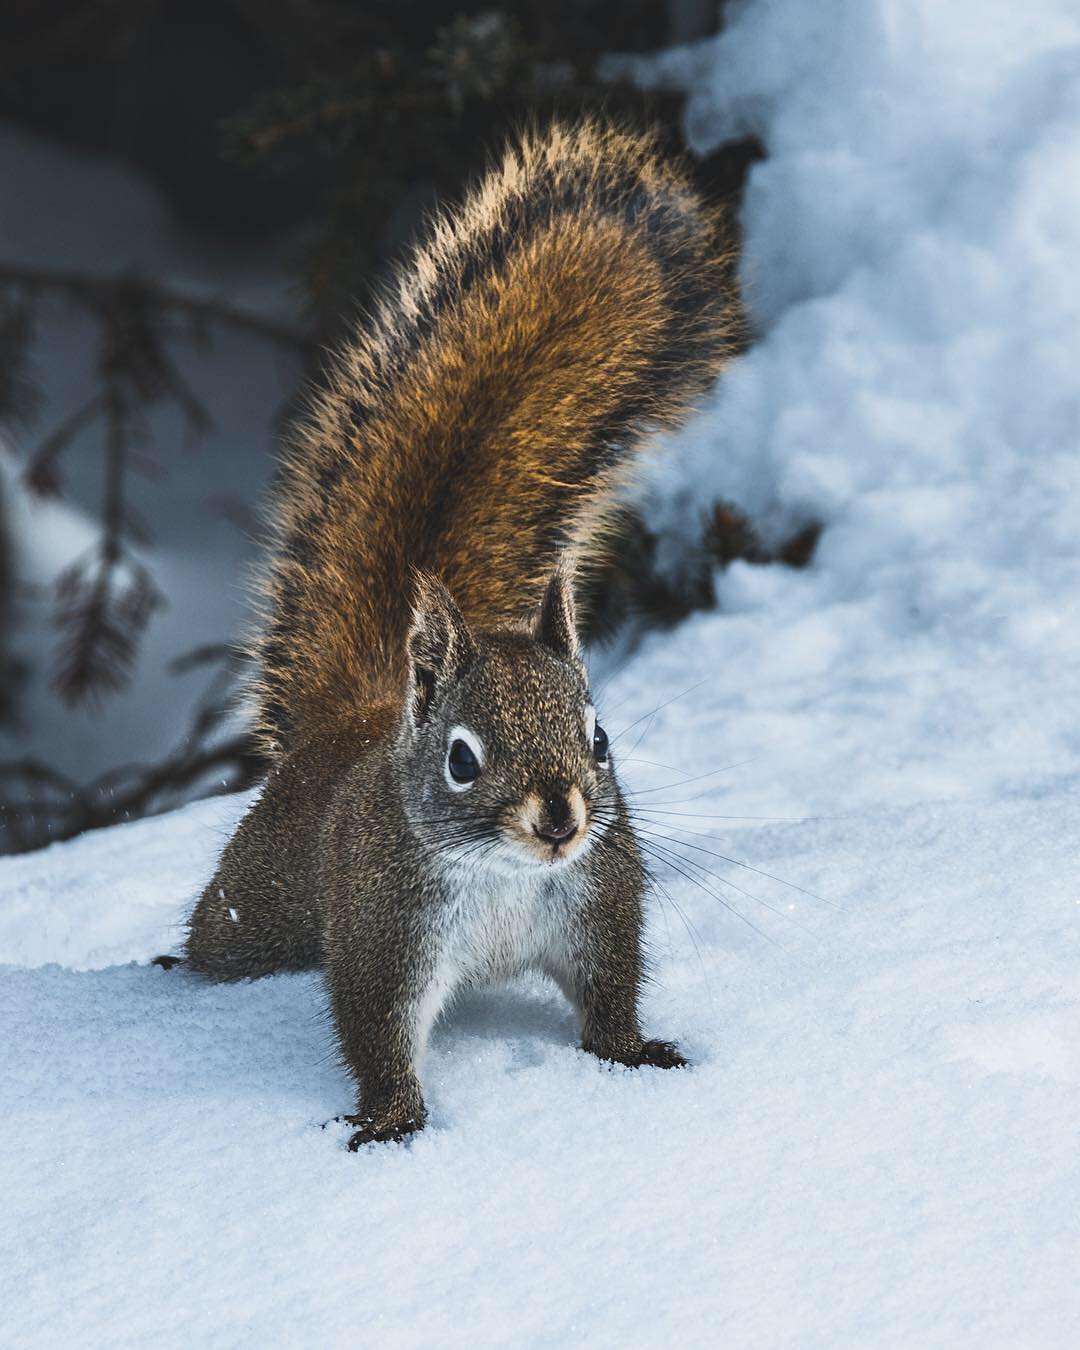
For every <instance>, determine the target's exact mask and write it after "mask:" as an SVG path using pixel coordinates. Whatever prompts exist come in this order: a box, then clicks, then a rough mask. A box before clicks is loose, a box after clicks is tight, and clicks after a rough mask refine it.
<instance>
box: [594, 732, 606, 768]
mask: <svg viewBox="0 0 1080 1350" xmlns="http://www.w3.org/2000/svg"><path fill="white" fill-rule="evenodd" d="M592 752H593V755H594V756H595V757H596V762H597V763H598V764H603V763H604V761H605V760H606V759H607V754H608V736H607V732H606V731H605V730H604V728H603V727H602V726H601V725H600V723H599V722H597V724H596V729H595V730H594V731H593V734H592Z"/></svg>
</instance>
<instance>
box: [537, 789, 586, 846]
mask: <svg viewBox="0 0 1080 1350" xmlns="http://www.w3.org/2000/svg"><path fill="white" fill-rule="evenodd" d="M544 806H545V807H546V808H547V810H546V815H547V819H546V820H545V821H544V823H543V824H542V825H537V826H534V829H535V830H536V833H537V834H538V835H539V836H540V838H541V839H547V840H548V841H549V842H550V843H552V844H561V843H563V842H564V841H565V840H567V839H570V838H572V837H573V836H574V835H575V834H577V830H578V823H577V820H576V819H575V817H574V812H573V811H572V810H571V807H570V803H569V802H568V801H567V800H566V798H565V797H547V798H546V799H545V801H544Z"/></svg>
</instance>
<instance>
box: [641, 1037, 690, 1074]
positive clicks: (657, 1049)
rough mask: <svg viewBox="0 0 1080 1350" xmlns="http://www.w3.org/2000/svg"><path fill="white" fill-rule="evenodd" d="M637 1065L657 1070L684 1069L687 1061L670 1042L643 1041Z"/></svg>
mask: <svg viewBox="0 0 1080 1350" xmlns="http://www.w3.org/2000/svg"><path fill="white" fill-rule="evenodd" d="M637 1063H638V1064H651V1065H653V1066H654V1067H655V1068H657V1069H685V1068H686V1065H687V1060H686V1059H685V1058H684V1057H683V1056H682V1055H681V1054H680V1053H679V1047H678V1046H677V1045H675V1044H674V1043H673V1042H671V1041H643V1042H642V1045H641V1055H640V1058H639V1059H638V1060H637Z"/></svg>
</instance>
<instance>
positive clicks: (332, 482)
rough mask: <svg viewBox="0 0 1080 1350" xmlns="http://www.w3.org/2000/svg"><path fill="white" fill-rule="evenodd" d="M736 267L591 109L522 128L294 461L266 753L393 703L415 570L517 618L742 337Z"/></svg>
mask: <svg viewBox="0 0 1080 1350" xmlns="http://www.w3.org/2000/svg"><path fill="white" fill-rule="evenodd" d="M731 270H732V269H731V262H730V258H729V257H728V256H725V252H724V247H723V239H722V235H721V231H720V228H719V222H718V220H717V217H716V215H715V213H713V212H712V211H710V210H709V209H707V208H706V207H705V206H704V205H703V204H702V202H701V200H700V199H699V197H698V195H697V193H696V192H695V191H694V189H693V188H692V186H691V185H690V183H689V181H688V179H687V178H686V176H685V175H684V173H683V172H682V170H681V169H680V168H678V167H676V166H673V165H672V164H670V163H668V162H665V161H664V160H663V159H662V158H661V157H660V156H659V155H658V153H657V151H656V147H655V144H654V142H653V140H652V139H651V138H649V137H647V136H638V135H635V134H631V133H628V132H625V131H622V130H620V129H618V128H615V127H612V126H609V125H607V124H604V123H601V122H599V121H595V120H588V121H585V122H582V123H579V124H575V125H572V126H567V125H559V124H557V125H555V126H554V127H552V128H550V129H549V130H548V131H546V132H545V133H544V134H537V133H530V134H527V135H525V136H524V137H523V138H522V139H521V140H520V141H519V142H518V143H516V144H515V145H513V146H511V147H510V148H509V149H508V150H507V151H506V153H505V155H504V157H503V159H502V161H501V163H500V164H498V165H497V166H496V167H495V168H493V169H492V170H491V171H490V172H489V173H488V174H487V176H486V177H485V178H484V179H483V180H482V181H481V182H480V183H479V185H478V186H476V187H475V188H474V189H473V190H472V191H471V192H470V193H469V194H468V196H467V197H466V198H465V201H464V203H463V204H462V205H461V207H460V208H459V209H458V210H456V211H453V212H450V213H447V214H444V215H440V216H439V217H438V218H437V219H436V220H435V221H434V224H433V227H432V229H431V231H430V234H429V237H428V239H427V242H425V243H423V244H421V245H420V246H419V247H417V248H416V249H415V251H414V252H413V253H412V255H411V256H410V257H409V258H408V259H407V260H406V262H405V263H404V264H403V266H402V267H401V268H400V269H399V270H398V272H397V273H396V274H395V276H394V277H393V278H392V281H391V283H390V285H389V286H388V288H387V289H386V291H385V292H384V294H383V297H382V299H381V301H380V303H379V304H378V306H377V308H376V310H375V313H374V316H373V318H372V319H371V321H370V322H369V324H368V325H367V326H366V328H365V329H364V330H363V331H361V332H359V333H357V334H356V336H355V338H354V339H353V340H352V342H351V343H350V345H348V346H347V348H346V350H345V351H344V352H343V354H342V355H341V356H340V358H339V359H338V361H337V363H336V367H335V370H334V371H333V373H332V375H331V378H330V381H329V387H328V388H327V389H326V390H325V391H324V392H321V393H320V394H319V395H318V396H317V397H316V399H315V401H314V406H313V409H312V412H311V414H310V416H309V418H308V420H307V422H306V424H305V425H304V426H303V427H302V428H301V429H300V430H299V432H298V434H297V436H296V437H295V443H294V448H293V449H292V452H291V453H290V455H289V457H288V459H287V462H286V465H285V471H284V476H283V482H282V486H281V487H280V489H279V493H278V498H277V501H276V504H275V505H276V528H277V532H278V538H277V541H276V548H275V551H274V554H273V557H272V561H271V564H270V571H269V576H268V578H267V582H268V584H267V599H268V604H267V609H268V613H267V615H266V622H265V627H264V631H263V633H262V634H261V636H260V638H259V641H258V648H257V655H258V659H259V664H260V671H261V676H260V683H259V687H258V694H259V711H260V719H259V722H260V727H261V730H262V732H263V735H264V738H265V739H266V741H267V743H268V744H269V745H270V746H271V747H272V748H275V749H280V748H281V747H282V746H284V745H287V744H288V743H289V742H290V740H291V738H292V737H293V735H294V734H295V733H296V732H297V730H302V729H303V728H305V727H312V728H314V727H318V728H320V729H322V730H326V729H329V728H332V727H333V725H334V724H335V722H336V721H338V720H340V719H345V720H349V721H351V720H353V718H354V716H355V714H356V713H357V712H359V711H361V710H362V709H363V707H364V706H365V705H370V704H371V703H372V702H379V701H385V700H387V699H390V698H394V697H396V696H397V695H398V693H399V691H400V689H401V687H402V683H401V682H402V676H403V668H402V659H403V649H404V638H405V634H406V631H407V627H408V622H409V616H410V598H411V594H412V587H413V583H412V574H413V568H415V567H422V568H425V569H428V570H430V571H433V572H435V573H437V574H439V575H440V576H441V577H442V578H443V580H444V581H445V582H446V584H447V586H448V587H449V588H450V591H451V592H452V593H453V595H454V596H455V598H456V599H457V601H458V604H459V605H460V606H461V609H462V611H463V612H464V614H465V617H466V618H467V619H468V620H469V622H470V623H472V624H473V625H475V626H476V627H478V628H495V627H499V626H504V625H508V624H513V623H515V622H518V621H520V620H521V619H522V617H523V616H524V615H525V613H526V612H527V611H528V610H529V609H530V608H531V607H532V606H533V605H534V604H535V603H536V602H537V601H538V599H539V596H540V593H541V588H542V587H543V585H544V583H545V581H546V580H547V577H548V575H549V573H550V571H551V568H552V566H553V564H554V562H555V559H556V556H557V554H558V553H559V552H560V550H562V549H564V548H566V547H567V546H570V547H572V548H574V547H576V548H579V549H580V548H587V547H588V545H589V542H590V541H591V540H594V539H596V538H597V537H598V528H597V527H598V525H599V517H600V515H601V514H602V512H603V510H604V508H605V506H606V505H607V504H608V502H609V500H610V496H611V490H612V488H613V486H614V485H615V483H616V482H617V480H618V477H619V474H620V471H621V470H622V469H623V468H624V467H625V466H626V465H627V463H628V462H629V461H631V460H632V458H633V456H634V453H635V451H636V449H637V448H638V446H639V444H640V443H641V442H642V440H643V439H644V438H645V437H646V436H647V435H648V434H649V433H650V432H652V431H653V430H654V429H657V428H660V427H670V426H671V425H673V424H674V423H676V422H677V421H678V420H679V419H680V417H681V416H682V415H683V414H684V413H685V411H686V410H687V407H688V404H689V403H690V401H691V400H692V399H693V398H694V397H695V396H696V395H698V394H699V393H700V392H701V391H702V390H703V389H704V388H705V387H706V386H707V384H708V382H709V381H710V380H711V378H712V377H713V376H714V375H715V374H716V372H717V371H718V369H719V368H720V366H721V365H722V363H723V361H724V359H725V357H726V356H727V355H728V354H729V353H730V352H731V351H732V350H733V349H734V346H735V343H736V340H737V330H738V306H737V303H736V301H735V299H734V297H733V295H732V294H731V281H730V277H731Z"/></svg>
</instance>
